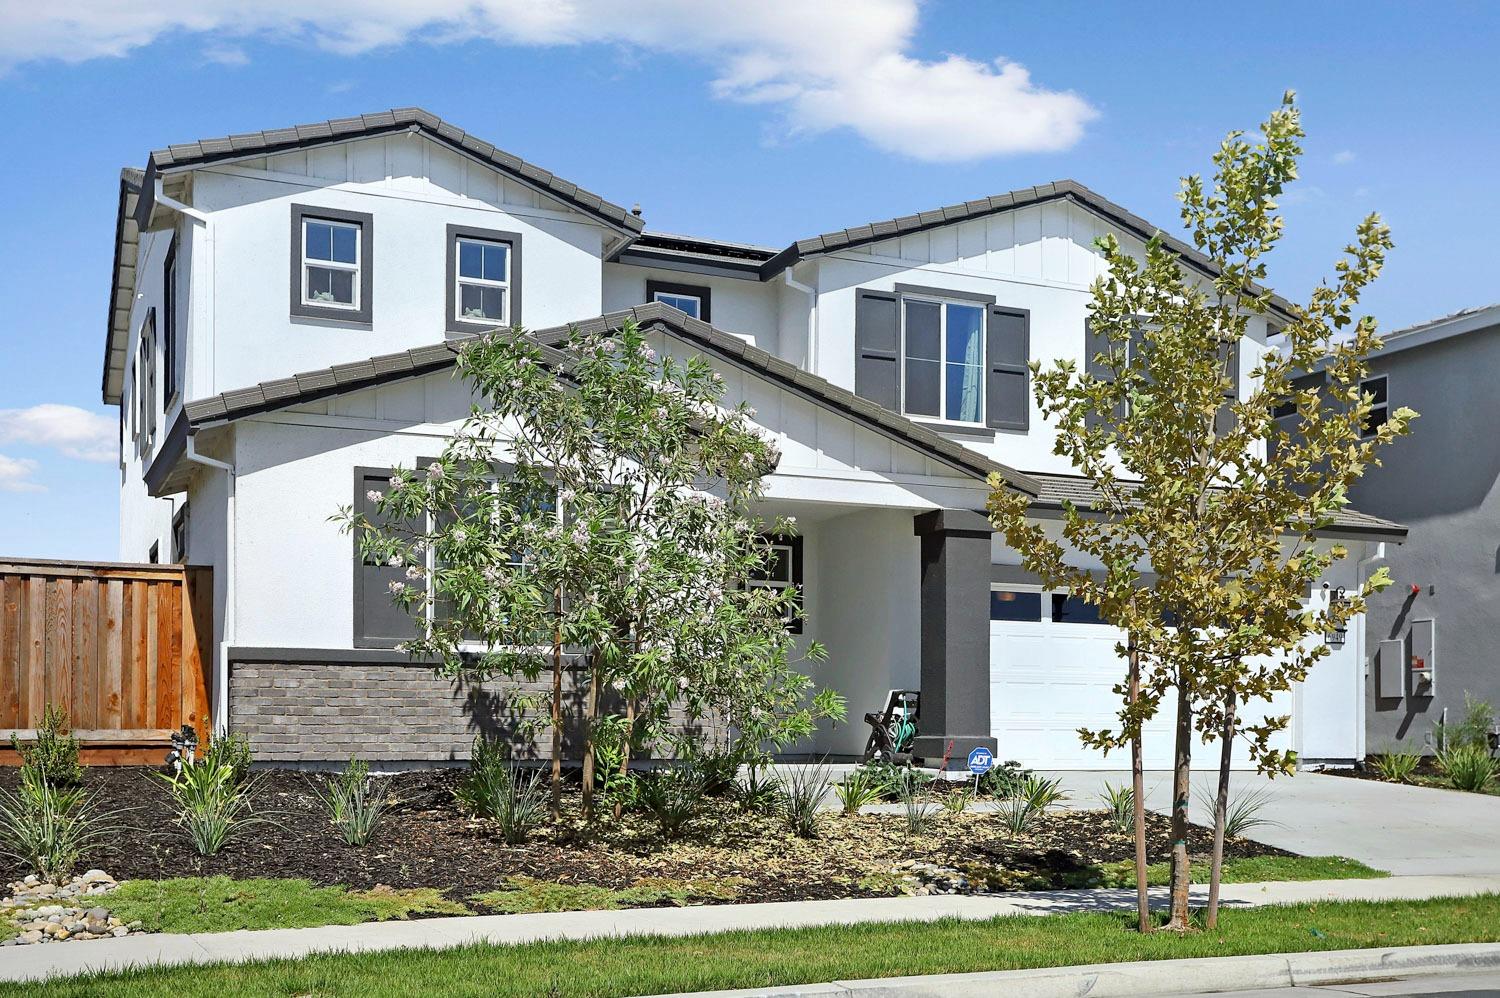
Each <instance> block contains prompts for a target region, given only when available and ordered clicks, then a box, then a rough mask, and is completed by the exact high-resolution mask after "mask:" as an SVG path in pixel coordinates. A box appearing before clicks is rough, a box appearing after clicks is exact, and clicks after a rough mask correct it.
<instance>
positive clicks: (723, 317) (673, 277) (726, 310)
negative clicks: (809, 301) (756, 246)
mask: <svg viewBox="0 0 1500 998" xmlns="http://www.w3.org/2000/svg"><path fill="white" fill-rule="evenodd" d="M647 281H665V282H668V283H671V284H688V285H693V286H697V287H705V288H707V289H708V291H709V308H710V315H709V319H710V321H711V322H712V323H713V324H714V325H715V326H717V327H718V328H720V329H722V330H724V331H725V332H729V333H735V334H736V335H739V336H744V337H746V338H748V339H749V340H750V342H752V343H754V344H755V345H756V346H758V347H760V348H761V349H762V350H767V351H769V352H771V353H776V352H777V339H778V335H779V332H780V327H779V315H778V313H779V310H780V302H779V299H778V295H777V287H776V285H774V284H761V283H760V282H759V281H743V280H736V279H734V278H728V277H705V276H704V275H702V274H688V273H683V272H681V271H676V270H661V269H657V268H653V267H639V266H635V265H632V264H620V263H607V264H605V265H604V311H606V312H614V311H617V310H619V309H623V308H630V307H631V306H632V305H639V304H641V303H642V302H644V301H645V300H646V282H647ZM577 318H580V319H584V318H588V316H583V315H580V316H577Z"/></svg>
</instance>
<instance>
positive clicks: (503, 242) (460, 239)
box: [447, 225, 521, 333]
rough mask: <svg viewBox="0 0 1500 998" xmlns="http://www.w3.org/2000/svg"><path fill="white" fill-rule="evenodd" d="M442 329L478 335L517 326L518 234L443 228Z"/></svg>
mask: <svg viewBox="0 0 1500 998" xmlns="http://www.w3.org/2000/svg"><path fill="white" fill-rule="evenodd" d="M447 309H448V315H447V329H448V331H449V332H454V333H478V332H484V331H486V330H489V329H494V328H495V327H497V326H516V325H520V323H521V236H520V234H519V233H516V232H499V231H495V230H493V229H474V228H468V227H465V226H459V225H450V226H448V294H447Z"/></svg>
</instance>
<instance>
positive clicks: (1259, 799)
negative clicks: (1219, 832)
mask: <svg viewBox="0 0 1500 998" xmlns="http://www.w3.org/2000/svg"><path fill="white" fill-rule="evenodd" d="M1275 796H1276V795H1275V794H1273V793H1271V790H1270V788H1269V787H1257V788H1256V789H1253V790H1249V791H1247V792H1245V793H1242V794H1237V793H1234V792H1233V791H1231V792H1230V794H1229V805H1228V807H1226V808H1225V809H1224V834H1225V835H1226V836H1227V837H1229V838H1231V839H1238V838H1243V837H1244V836H1245V835H1246V834H1247V833H1248V832H1249V831H1250V830H1251V829H1253V828H1280V827H1284V826H1282V824H1281V822H1279V821H1273V820H1272V819H1270V818H1263V817H1261V815H1260V812H1261V811H1263V810H1265V808H1266V805H1268V804H1270V803H1271V801H1272V800H1273V799H1275ZM1198 806H1199V807H1200V808H1202V809H1203V812H1204V813H1205V814H1207V815H1208V816H1209V824H1210V826H1211V825H1212V824H1213V815H1214V811H1215V809H1216V808H1217V806H1218V799H1217V796H1216V795H1215V794H1214V792H1213V791H1211V790H1208V789H1207V788H1204V789H1201V790H1199V792H1198Z"/></svg>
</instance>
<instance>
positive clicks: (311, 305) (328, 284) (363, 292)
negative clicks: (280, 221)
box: [292, 205, 374, 322]
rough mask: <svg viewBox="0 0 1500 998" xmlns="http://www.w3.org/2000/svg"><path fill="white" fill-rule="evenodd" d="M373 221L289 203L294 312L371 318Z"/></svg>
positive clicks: (346, 318)
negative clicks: (290, 210) (290, 206)
mask: <svg viewBox="0 0 1500 998" xmlns="http://www.w3.org/2000/svg"><path fill="white" fill-rule="evenodd" d="M373 230H374V221H373V219H372V218H371V216H369V215H366V214H364V213H362V212H355V211H339V210H336V209H333V208H315V207H311V206H308V205H293V206H292V314H293V315H298V316H305V317H309V318H322V319H335V320H338V321H342V322H369V321H370V315H371V309H370V296H371V294H370V274H371V271H372V267H373V263H374V261H373V260H372V259H371V255H372V247H373V245H374V238H373Z"/></svg>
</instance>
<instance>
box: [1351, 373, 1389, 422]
mask: <svg viewBox="0 0 1500 998" xmlns="http://www.w3.org/2000/svg"><path fill="white" fill-rule="evenodd" d="M1359 387H1360V390H1361V391H1365V392H1368V393H1369V394H1370V396H1371V398H1372V400H1373V404H1372V406H1371V408H1370V414H1369V415H1368V416H1366V417H1365V425H1364V426H1362V427H1360V431H1359V435H1360V436H1362V437H1373V436H1374V435H1375V434H1376V433H1379V432H1380V428H1381V427H1382V426H1384V425H1385V424H1386V421H1387V420H1388V419H1390V415H1391V407H1390V398H1389V395H1388V394H1387V384H1386V376H1385V375H1383V374H1382V375H1380V376H1379V377H1376V378H1366V379H1365V380H1364V381H1361V382H1360V383H1359Z"/></svg>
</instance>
